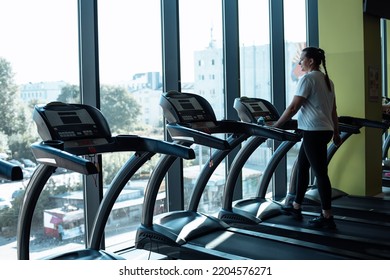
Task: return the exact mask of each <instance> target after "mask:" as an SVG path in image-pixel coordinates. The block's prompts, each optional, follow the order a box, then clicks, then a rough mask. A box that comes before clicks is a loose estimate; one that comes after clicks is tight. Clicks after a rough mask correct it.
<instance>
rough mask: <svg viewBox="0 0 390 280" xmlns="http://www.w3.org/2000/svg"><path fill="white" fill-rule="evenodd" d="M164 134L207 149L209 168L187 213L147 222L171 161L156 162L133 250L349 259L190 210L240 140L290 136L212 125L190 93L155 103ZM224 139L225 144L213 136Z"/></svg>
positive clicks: (189, 255) (182, 255)
mask: <svg viewBox="0 0 390 280" xmlns="http://www.w3.org/2000/svg"><path fill="white" fill-rule="evenodd" d="M160 105H161V106H162V108H163V112H164V116H165V117H166V119H167V121H168V124H167V130H168V132H169V134H170V135H171V137H172V139H173V140H174V141H175V142H176V143H180V144H182V145H187V146H190V145H192V144H194V143H196V144H199V145H205V146H207V147H212V148H214V149H216V151H215V152H214V153H213V154H212V162H213V164H208V163H206V164H205V166H204V167H203V169H202V171H201V172H200V174H199V176H198V180H197V183H196V185H195V189H194V192H193V194H192V199H191V203H190V205H189V207H188V210H176V211H170V212H167V213H164V214H161V215H158V216H156V217H153V211H152V209H154V205H155V200H156V195H157V193H158V189H159V186H160V184H161V182H162V180H163V179H164V176H165V174H166V172H167V170H168V169H169V168H170V166H171V164H172V163H173V162H174V161H175V159H176V157H172V156H162V157H161V159H160V162H159V163H158V164H157V166H156V168H155V169H154V171H153V174H152V175H151V178H150V181H149V184H148V186H147V190H146V195H145V201H144V208H143V215H142V221H141V226H140V227H139V229H138V231H137V236H136V247H137V248H140V249H145V250H150V251H152V252H156V253H160V254H163V255H166V256H168V257H169V258H171V259H230V260H243V259H297V260H302V259H311V260H313V259H351V257H346V256H345V255H342V254H339V253H335V252H333V251H330V250H327V249H326V248H324V246H318V244H312V243H311V242H309V241H300V240H296V239H292V238H287V237H278V236H274V235H271V234H266V233H261V232H253V231H247V230H241V229H237V228H233V227H231V226H229V225H228V224H227V223H225V222H223V221H222V220H220V219H218V218H216V217H214V216H211V215H206V214H204V213H200V212H198V211H197V210H196V207H197V203H198V201H199V198H200V196H201V193H202V191H203V190H204V188H205V185H206V183H207V182H206V181H207V180H208V178H209V177H210V176H211V174H212V172H213V171H214V170H215V168H216V166H217V165H218V164H219V163H220V162H221V161H222V160H223V159H224V158H225V157H226V156H227V155H228V154H229V153H230V152H231V151H232V150H233V149H235V148H236V147H238V144H241V143H242V142H243V141H245V140H246V139H248V138H250V137H252V136H253V135H255V136H263V137H264V138H265V139H267V138H275V139H277V140H279V141H288V140H289V141H299V139H300V137H299V136H298V135H296V134H295V133H289V132H286V131H283V130H281V129H277V128H272V127H264V126H259V125H254V124H249V123H244V122H240V121H232V120H221V121H218V120H216V117H215V114H214V111H213V109H212V107H211V105H210V104H209V103H208V101H207V100H206V99H204V98H203V97H201V96H200V95H196V94H192V93H179V92H176V91H171V92H168V93H164V94H163V95H162V96H161V99H160ZM218 134H225V135H226V137H227V138H226V140H222V139H220V138H218V137H216V135H218Z"/></svg>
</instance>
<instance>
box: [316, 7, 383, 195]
mask: <svg viewBox="0 0 390 280" xmlns="http://www.w3.org/2000/svg"><path fill="white" fill-rule="evenodd" d="M318 13H319V43H320V47H321V48H323V49H324V50H325V52H326V58H327V68H328V72H329V76H330V78H331V79H332V80H333V81H334V83H335V89H336V99H337V106H338V113H339V115H340V116H342V115H349V116H354V117H359V118H368V119H376V120H380V116H381V113H380V112H381V107H380V104H381V98H380V89H379V96H378V98H376V99H374V98H372V97H370V96H369V92H370V91H369V87H368V69H369V67H374V69H377V70H378V71H380V45H379V50H377V47H378V45H377V42H379V44H380V36H377V35H378V34H379V35H380V33H379V29H378V30H376V29H377V27H378V28H379V19H376V18H373V17H368V18H367V16H364V15H363V5H362V1H361V0H343V1H340V0H318ZM368 27H369V28H370V31H369V32H368V31H367V30H366V29H367V28H368ZM376 51H378V52H379V53H378V54H379V61H377V59H378V56H377V54H376ZM378 63H379V68H378ZM379 73H380V72H379ZM381 141H382V140H381V132H380V131H379V130H375V129H362V130H361V134H359V135H356V136H352V137H351V138H350V139H348V141H347V142H346V143H345V144H344V145H343V146H342V147H341V148H340V150H339V151H338V152H337V153H336V155H335V157H334V159H333V160H332V162H331V164H330V166H329V175H330V178H331V181H332V184H333V186H334V187H336V188H339V189H342V190H344V191H346V192H347V193H350V194H357V195H375V194H378V193H379V192H381V190H382V188H381V176H382V175H381V143H382V142H381Z"/></svg>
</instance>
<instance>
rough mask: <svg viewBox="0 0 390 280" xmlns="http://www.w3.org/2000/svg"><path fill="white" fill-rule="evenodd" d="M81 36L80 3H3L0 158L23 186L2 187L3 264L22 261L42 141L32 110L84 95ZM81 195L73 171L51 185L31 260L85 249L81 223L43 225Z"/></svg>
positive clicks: (37, 218) (38, 216) (39, 211)
mask: <svg viewBox="0 0 390 280" xmlns="http://www.w3.org/2000/svg"><path fill="white" fill-rule="evenodd" d="M77 30H78V28H77V1H76V0H74V1H69V0H58V1H51V0H35V1H30V0H14V1H7V0H1V1H0V36H1V44H0V69H1V70H0V81H1V82H0V104H2V108H1V114H2V118H1V120H0V139H1V140H0V143H1V144H0V155H1V158H3V159H6V160H9V161H12V162H13V163H16V164H19V165H20V166H22V168H23V175H24V180H23V181H18V182H7V181H1V185H0V200H1V201H3V202H4V203H3V205H2V206H1V207H0V252H1V253H0V259H11V260H12V259H16V258H17V254H16V245H15V237H16V226H17V218H18V214H19V206H20V204H21V201H22V198H23V194H24V190H25V188H26V186H27V184H28V182H29V178H30V177H31V175H32V172H33V171H34V170H35V166H36V163H35V159H34V157H33V155H32V153H31V149H30V145H31V144H32V143H33V142H36V141H39V140H40V139H39V136H38V134H37V130H36V127H35V124H34V123H33V120H32V109H33V107H34V105H36V104H42V103H47V102H50V101H55V100H62V101H67V98H66V97H69V96H71V95H73V99H72V100H76V101H78V102H79V100H80V97H79V95H77V94H75V93H76V92H79V91H78V84H79V82H78V77H79V71H78V42H77V39H78V37H77V36H78V35H77ZM79 190H81V178H80V176H78V175H77V174H73V173H70V172H68V171H67V170H58V171H57V172H56V173H55V174H53V176H52V178H51V179H50V180H49V182H48V183H47V184H46V186H45V188H44V190H43V192H42V196H41V198H40V200H39V201H38V205H37V207H36V211H35V213H34V225H33V227H32V229H31V237H32V238H31V243H30V248H31V250H30V251H31V254H30V255H31V257H30V258H31V259H36V258H39V257H42V256H45V255H48V254H51V253H54V252H56V251H59V250H64V249H61V248H65V247H66V250H69V248H70V247H83V246H84V244H83V242H82V240H83V237H82V236H81V235H80V234H75V233H74V232H75V230H74V228H76V229H78V228H79V227H81V226H82V223H83V222H82V220H81V221H80V219H78V220H77V221H75V223H74V224H73V225H70V224H69V223H68V224H61V221H60V219H49V220H46V221H47V222H44V221H45V215H46V213H48V212H50V211H52V212H56V214H53V215H56V217H57V218H58V217H59V216H58V215H59V214H58V212H59V211H61V209H62V210H69V211H68V212H70V211H71V210H74V209H76V208H77V207H78V205H75V204H77V202H76V201H73V200H72V199H69V197H68V196H67V194H68V192H69V191H75V192H76V193H77V195H78V197H79V201H82V199H83V198H82V192H81V193H80V192H78V191H79ZM61 227H62V228H63V229H64V231H63V232H62V233H63V234H62V235H61V230H60V229H61ZM46 228H47V229H48V230H46ZM71 228H73V232H72V233H71V231H72V229H71ZM65 233H67V235H65Z"/></svg>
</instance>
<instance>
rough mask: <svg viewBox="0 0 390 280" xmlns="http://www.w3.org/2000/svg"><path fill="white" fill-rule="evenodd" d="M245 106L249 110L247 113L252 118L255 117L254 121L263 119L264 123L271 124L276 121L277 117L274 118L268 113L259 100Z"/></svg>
mask: <svg viewBox="0 0 390 280" xmlns="http://www.w3.org/2000/svg"><path fill="white" fill-rule="evenodd" d="M246 105H247V107H248V108H249V111H250V113H251V114H252V116H253V117H255V118H256V119H259V118H260V117H263V118H264V120H265V121H266V122H272V121H276V120H277V119H278V117H277V116H274V115H273V114H272V113H271V112H270V110H269V109H268V107H267V106H266V105H265V104H264V103H263V102H261V101H260V100H259V101H256V102H250V103H246Z"/></svg>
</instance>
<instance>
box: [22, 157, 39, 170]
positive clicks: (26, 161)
mask: <svg viewBox="0 0 390 280" xmlns="http://www.w3.org/2000/svg"><path fill="white" fill-rule="evenodd" d="M21 161H22V163H23V164H24V167H26V168H27V167H32V168H35V167H36V166H37V164H36V163H35V162H33V161H32V160H31V159H28V158H22V159H21Z"/></svg>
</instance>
